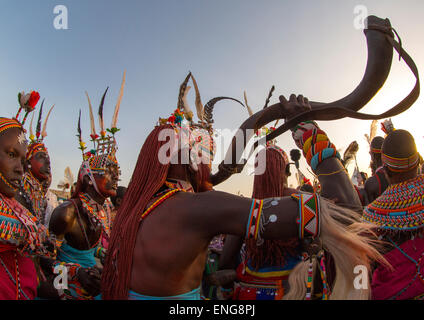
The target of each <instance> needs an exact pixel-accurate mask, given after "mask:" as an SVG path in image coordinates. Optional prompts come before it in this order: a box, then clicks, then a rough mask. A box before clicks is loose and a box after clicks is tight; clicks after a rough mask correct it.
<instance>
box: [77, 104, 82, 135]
mask: <svg viewBox="0 0 424 320" xmlns="http://www.w3.org/2000/svg"><path fill="white" fill-rule="evenodd" d="M77 132H78V135H77V136H78V139H79V141H80V142H81V141H82V133H81V109H80V111H79V116H78V127H77Z"/></svg>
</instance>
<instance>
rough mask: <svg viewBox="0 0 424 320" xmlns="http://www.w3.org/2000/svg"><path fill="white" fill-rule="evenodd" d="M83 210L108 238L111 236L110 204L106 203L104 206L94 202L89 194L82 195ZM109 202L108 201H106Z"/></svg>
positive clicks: (80, 196)
mask: <svg viewBox="0 0 424 320" xmlns="http://www.w3.org/2000/svg"><path fill="white" fill-rule="evenodd" d="M79 198H80V200H81V203H82V206H83V208H84V209H85V210H86V211H87V212H88V217H89V219H90V221H91V222H92V223H94V224H95V225H97V226H98V225H101V226H102V229H103V231H104V232H105V233H106V235H107V236H109V235H110V215H111V210H110V206H109V203H108V202H107V201H105V203H104V204H103V205H100V204H98V203H97V202H96V201H94V200H93V199H92V198H91V197H90V196H89V195H88V194H87V193H84V194H80V195H79ZM106 200H107V199H106Z"/></svg>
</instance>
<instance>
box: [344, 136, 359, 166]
mask: <svg viewBox="0 0 424 320" xmlns="http://www.w3.org/2000/svg"><path fill="white" fill-rule="evenodd" d="M358 150H359V145H358V143H357V142H356V141H352V142H351V143H350V144H349V146H348V147H347V148H346V150H345V152H344V154H343V161H342V162H343V165H344V166H345V167H346V166H347V165H348V163H349V162H350V161H352V160H354V159H355V157H356V153H357V152H358Z"/></svg>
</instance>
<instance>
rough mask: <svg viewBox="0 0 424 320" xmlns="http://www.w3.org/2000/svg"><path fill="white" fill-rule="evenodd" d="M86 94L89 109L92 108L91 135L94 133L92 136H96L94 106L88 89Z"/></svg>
mask: <svg viewBox="0 0 424 320" xmlns="http://www.w3.org/2000/svg"><path fill="white" fill-rule="evenodd" d="M85 95H86V96H87V100H88V108H89V110H90V126H91V135H92V136H95V135H96V125H95V121H94V115H93V107H92V106H91V101H90V97H89V96H88V93H87V91H86V92H85Z"/></svg>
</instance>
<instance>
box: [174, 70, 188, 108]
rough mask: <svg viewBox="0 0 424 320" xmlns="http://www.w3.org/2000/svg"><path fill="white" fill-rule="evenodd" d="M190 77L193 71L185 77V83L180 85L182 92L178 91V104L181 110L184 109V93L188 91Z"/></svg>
mask: <svg viewBox="0 0 424 320" xmlns="http://www.w3.org/2000/svg"><path fill="white" fill-rule="evenodd" d="M190 77H191V72H189V73H188V75H187V76H186V78H185V79H184V81H183V83H181V85H180V92H179V93H178V104H177V107H178V110H180V111H183V110H184V101H183V97H184V93H185V91H186V87H187V83H188V80H190Z"/></svg>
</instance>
